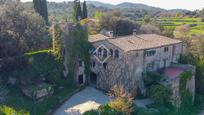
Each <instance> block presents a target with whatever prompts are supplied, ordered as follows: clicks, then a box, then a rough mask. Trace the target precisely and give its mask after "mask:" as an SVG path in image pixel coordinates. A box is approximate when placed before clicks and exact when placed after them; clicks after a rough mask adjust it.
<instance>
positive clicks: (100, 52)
mask: <svg viewBox="0 0 204 115" xmlns="http://www.w3.org/2000/svg"><path fill="white" fill-rule="evenodd" d="M98 56H102V49H101V48H99V49H98Z"/></svg>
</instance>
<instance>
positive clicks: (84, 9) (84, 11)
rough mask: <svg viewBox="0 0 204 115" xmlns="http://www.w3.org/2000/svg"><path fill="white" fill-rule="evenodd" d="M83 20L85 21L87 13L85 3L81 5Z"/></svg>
mask: <svg viewBox="0 0 204 115" xmlns="http://www.w3.org/2000/svg"><path fill="white" fill-rule="evenodd" d="M82 14H83V17H82V18H83V19H86V18H87V16H88V13H87V5H86V1H84V3H83V13H82Z"/></svg>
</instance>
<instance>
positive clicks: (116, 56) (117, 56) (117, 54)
mask: <svg viewBox="0 0 204 115" xmlns="http://www.w3.org/2000/svg"><path fill="white" fill-rule="evenodd" d="M115 58H119V51H118V50H115Z"/></svg>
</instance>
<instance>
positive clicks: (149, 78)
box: [144, 72, 164, 86]
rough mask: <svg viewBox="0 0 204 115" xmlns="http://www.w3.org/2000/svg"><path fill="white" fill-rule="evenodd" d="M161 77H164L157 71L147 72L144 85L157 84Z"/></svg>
mask: <svg viewBox="0 0 204 115" xmlns="http://www.w3.org/2000/svg"><path fill="white" fill-rule="evenodd" d="M162 78H164V77H163V76H162V75H160V74H159V73H155V72H147V74H146V77H145V80H144V83H145V85H146V86H151V85H153V84H157V83H158V82H159V81H160V80H161V79H162Z"/></svg>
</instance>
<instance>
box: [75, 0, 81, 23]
mask: <svg viewBox="0 0 204 115" xmlns="http://www.w3.org/2000/svg"><path fill="white" fill-rule="evenodd" d="M73 18H74V22H78V21H79V20H81V19H82V11H81V3H80V1H78V0H74V5H73Z"/></svg>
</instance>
